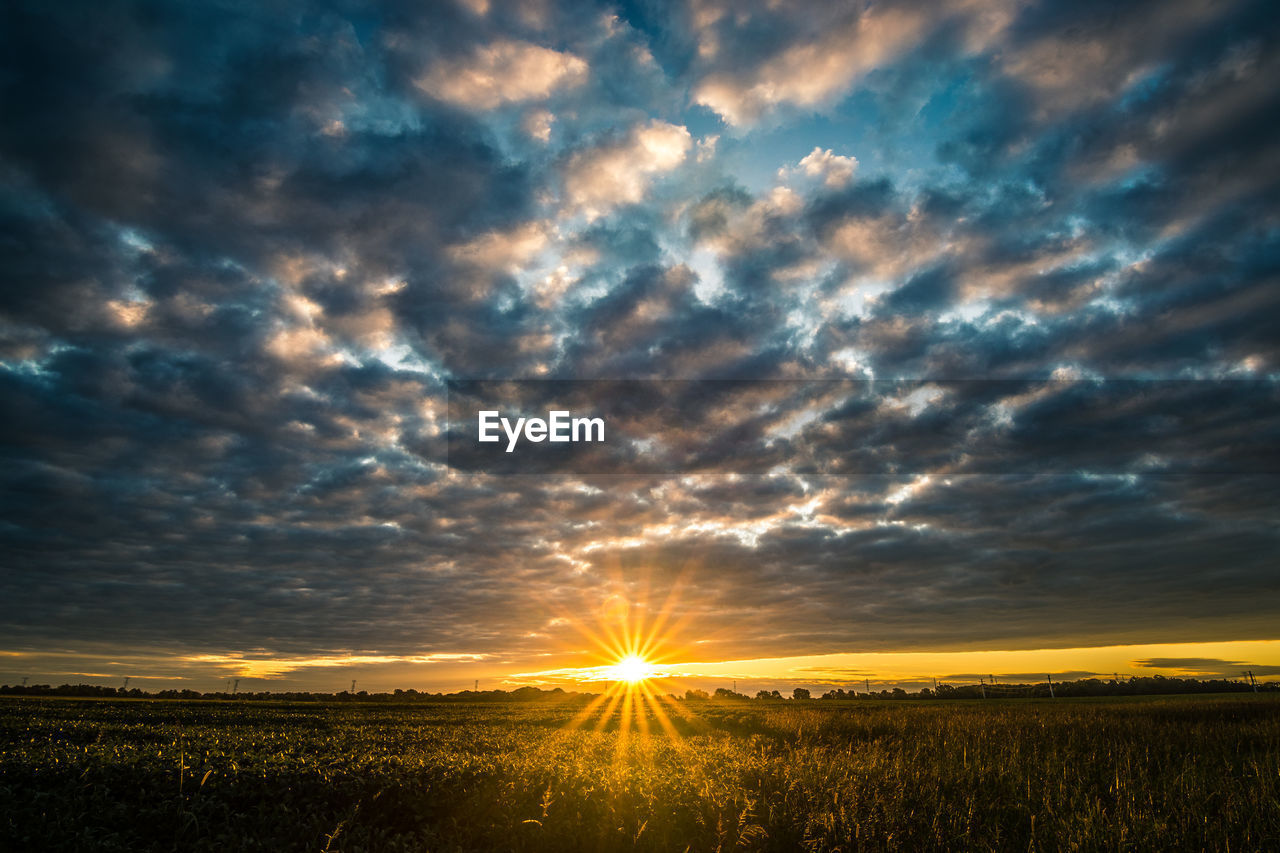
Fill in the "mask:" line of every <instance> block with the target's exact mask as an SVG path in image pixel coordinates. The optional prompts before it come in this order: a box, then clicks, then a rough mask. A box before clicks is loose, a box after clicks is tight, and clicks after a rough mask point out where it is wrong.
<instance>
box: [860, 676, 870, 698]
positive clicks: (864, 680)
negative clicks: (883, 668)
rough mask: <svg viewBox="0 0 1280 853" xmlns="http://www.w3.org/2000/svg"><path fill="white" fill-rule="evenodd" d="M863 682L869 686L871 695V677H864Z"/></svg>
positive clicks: (868, 692) (868, 689) (868, 690)
mask: <svg viewBox="0 0 1280 853" xmlns="http://www.w3.org/2000/svg"><path fill="white" fill-rule="evenodd" d="M862 683H863V684H865V685H866V686H867V695H868V696H870V695H871V679H870V678H864V679H862Z"/></svg>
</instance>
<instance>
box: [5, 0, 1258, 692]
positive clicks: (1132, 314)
mask: <svg viewBox="0 0 1280 853" xmlns="http://www.w3.org/2000/svg"><path fill="white" fill-rule="evenodd" d="M1277 80H1280V15H1277V13H1276V10H1275V8H1274V4H1273V3H1270V2H1254V3H1249V2H1209V0H1160V2H1146V3H1142V2H1138V3H1120V4H1117V3H1092V2H1071V3H1065V2H1064V3H1054V2H1040V3H1035V2H1020V1H1019V0H947V2H941V3H939V2H904V3H887V2H882V3H870V2H860V3H838V4H837V3H828V2H815V3H809V4H806V3H774V2H759V3H756V2H729V0H689V2H678V0H672V2H663V0H651V2H640V3H636V4H621V5H613V4H593V3H555V2H551V0H545V2H544V0H528V2H519V3H510V4H508V3H500V2H497V0H492V2H491V0H459V1H458V2H457V3H456V4H451V3H449V2H445V1H444V0H442V2H434V3H408V2H405V3H375V2H359V0H350V2H335V3H332V4H327V5H322V4H306V3H300V2H290V0H281V1H280V2H265V3H262V2H245V3H237V2H219V3H174V2H154V3H128V2H103V0H95V2H92V3H74V2H73V3H37V2H31V3H24V2H18V3H10V4H6V8H5V11H4V12H3V13H0V114H2V115H3V116H4V120H3V122H0V277H2V278H0V411H2V412H3V417H0V454H2V457H0V601H3V613H2V615H0V680H7V681H13V680H16V679H19V678H21V677H30V678H32V679H33V680H36V681H54V682H58V681H67V680H102V681H106V682H113V681H114V680H116V679H118V678H120V677H122V676H124V675H132V676H133V677H134V678H137V679H144V678H147V677H150V678H153V679H155V680H154V681H151V682H147V681H138V682H135V683H139V684H152V685H161V684H169V683H173V684H179V683H186V684H190V685H192V686H196V687H198V688H200V689H207V688H208V687H210V686H212V684H213V683H215V682H217V680H218V679H221V678H223V677H226V676H228V675H230V674H233V673H248V674H252V675H255V676H267V675H275V676H278V677H279V680H278V681H276V682H274V683H276V684H281V685H283V684H300V685H302V684H305V685H316V686H324V687H326V688H334V687H339V686H341V685H342V684H343V683H345V681H344V679H345V678H347V677H348V674H349V673H355V674H354V675H351V676H350V677H360V678H362V679H365V680H366V681H367V682H368V683H369V684H370V685H377V686H383V687H392V686H418V687H429V688H434V689H441V688H445V689H456V688H457V687H460V686H462V685H463V684H469V681H470V679H471V677H472V676H473V675H475V676H476V677H483V678H485V679H486V680H487V681H489V682H490V683H496V682H499V681H500V680H501V679H502V678H504V677H506V678H507V683H516V682H518V681H521V680H522V679H523V680H537V676H536V675H529V674H530V673H538V672H542V671H546V670H552V669H560V668H565V667H574V666H577V665H585V664H584V663H583V661H584V660H585V658H584V656H583V655H581V654H580V651H581V650H584V649H589V648H590V646H591V641H590V640H589V639H588V638H586V637H585V636H584V634H585V633H586V632H589V631H590V632H594V631H598V630H599V626H601V625H608V624H617V623H618V622H619V620H620V619H621V618H622V617H623V615H626V616H627V617H628V618H629V619H630V620H631V622H632V624H635V623H636V622H637V621H642V622H643V621H647V622H650V623H652V622H653V621H655V620H656V619H657V618H658V617H657V614H659V613H660V612H666V613H667V614H668V618H667V622H666V623H665V625H666V627H665V628H664V632H665V635H667V636H668V637H669V646H670V649H669V650H670V651H671V652H672V653H673V655H674V659H675V660H676V661H677V662H686V663H687V662H699V661H700V662H717V661H748V662H749V661H752V660H765V659H768V660H770V661H773V663H770V664H768V666H765V664H761V665H760V667H761V668H760V669H759V671H760V672H764V671H765V669H768V668H769V667H772V669H770V670H769V671H770V672H773V673H775V674H778V673H784V671H785V672H789V673H791V675H789V676H787V677H790V678H801V679H802V678H804V677H807V676H806V675H805V674H806V673H809V674H812V673H815V672H818V670H817V669H814V668H813V667H814V666H816V664H813V661H815V660H825V661H827V662H828V664H830V663H831V661H836V660H838V659H841V658H839V657H838V656H839V655H846V656H848V655H858V654H863V655H866V656H867V657H865V658H864V659H861V663H859V662H858V660H856V659H854V658H843V660H846V661H848V662H850V663H849V665H848V667H847V669H845V670H840V669H839V668H838V667H836V668H832V666H831V665H828V666H827V669H826V670H823V672H826V673H827V675H829V676H830V677H831V678H833V679H837V680H838V677H843V676H842V675H841V673H843V674H844V675H847V676H848V677H849V678H855V677H857V678H861V677H862V676H863V675H864V674H866V673H867V672H871V673H872V674H873V675H876V674H880V675H885V674H886V673H887V672H888V670H877V669H876V668H875V666H879V664H876V665H875V666H873V665H872V663H873V662H874V661H876V660H882V659H881V658H877V657H876V656H877V655H885V654H889V655H894V654H899V655H921V654H941V655H944V657H941V658H937V660H939V661H944V660H947V659H946V658H945V655H946V654H949V653H955V654H959V653H961V652H965V653H968V652H972V651H975V650H988V651H1003V652H1010V653H1012V652H1019V653H1021V651H1025V650H1037V649H1076V650H1080V649H1087V648H1098V647H1114V646H1117V645H1126V646H1128V645H1132V646H1134V647H1135V648H1134V650H1132V651H1127V652H1123V653H1119V654H1120V657H1121V658H1123V659H1124V660H1125V661H1127V662H1128V663H1129V664H1131V666H1132V668H1134V670H1135V671H1147V672H1152V671H1168V672H1175V671H1176V672H1193V673H1211V672H1218V671H1222V672H1232V673H1234V672H1235V671H1236V669H1238V667H1240V666H1243V665H1255V666H1265V665H1268V664H1280V653H1277V652H1270V653H1269V654H1271V655H1272V657H1273V658H1274V659H1271V660H1267V659H1262V658H1260V657H1258V655H1260V654H1262V653H1263V651H1265V648H1266V647H1265V646H1263V645H1260V644H1257V643H1254V644H1253V645H1248V644H1246V645H1244V646H1240V645H1239V643H1240V642H1241V641H1259V640H1269V639H1280V631H1277V628H1276V626H1277V625H1280V571H1278V568H1280V567H1278V566H1277V559H1276V557H1277V554H1280V541H1278V540H1280V530H1278V529H1277V509H1278V508H1280V457H1278V456H1277V451H1276V449H1277V447H1278V446H1280V443H1278V442H1280V404H1278V403H1277V401H1278V399H1280V384H1278V382H1277V380H1278V379H1280V349H1278V347H1277V340H1278V338H1277V332H1276V329H1277V324H1278V321H1280V197H1278V196H1277V190H1278V189H1280V89H1277V87H1276V85H1275V83H1276V81H1277ZM538 378H544V379H560V380H564V379H573V380H585V379H590V380H645V381H649V380H707V379H715V380H743V381H738V382H733V383H719V384H714V385H698V384H693V383H688V382H686V383H685V384H680V383H671V382H666V383H663V382H658V381H652V382H648V384H645V383H639V384H638V386H637V387H640V388H641V390H639V391H637V390H636V389H635V388H634V387H633V388H632V389H631V391H630V392H628V393H626V394H621V396H622V397H623V398H627V399H631V400H632V403H633V405H631V406H630V408H629V409H628V410H627V411H628V412H629V414H626V413H624V414H623V415H619V417H624V418H629V420H628V421H627V423H626V424H625V426H626V427H627V428H629V429H630V430H631V432H630V433H628V436H629V442H630V443H628V444H627V445H626V447H625V448H624V449H625V450H626V453H627V454H630V455H629V457H628V458H629V460H630V462H627V461H626V460H622V461H619V459H617V458H604V457H602V458H601V459H600V460H598V462H599V467H598V469H595V468H588V469H582V468H581V466H580V467H579V468H578V469H575V471H574V472H571V473H566V472H559V473H557V472H552V473H550V474H546V475H540V476H528V475H521V474H520V473H519V472H516V473H512V472H510V471H508V472H500V471H491V470H486V469H485V468H484V467H483V466H471V467H467V466H460V465H456V464H455V465H453V466H452V467H450V466H449V465H448V464H446V455H445V452H444V448H445V445H446V443H447V442H446V440H445V436H446V433H447V405H446V398H447V394H446V383H447V382H449V381H450V380H454V379H489V380H494V379H498V380H514V379H525V380H528V379H538ZM748 380H771V381H768V382H764V381H748ZM778 380H785V381H778ZM817 380H821V381H817ZM993 380H999V381H993ZM523 387H526V388H527V387H529V386H523ZM579 387H584V388H585V387H592V386H579ZM595 387H599V388H603V389H606V390H605V391H602V392H601V393H602V394H605V393H611V394H612V395H613V396H612V399H613V403H614V404H616V403H617V401H618V398H619V395H620V392H618V390H617V389H618V388H619V387H621V388H623V389H626V388H627V386H626V385H622V386H618V385H616V384H615V385H612V386H605V385H600V386H595ZM610 388H611V389H613V390H612V391H609V390H608V389H610ZM644 389H648V390H644ZM646 394H648V395H650V396H651V397H652V398H653V401H654V402H653V405H652V406H650V405H648V404H645V405H640V403H639V401H638V400H639V399H647V398H645V395H646ZM624 408H625V407H624ZM658 412H661V416H659V415H658V414H656V413H658ZM620 428H621V425H620ZM664 453H665V454H668V456H661V454H664ZM645 454H658V455H659V456H649V457H646V456H645ZM655 458H660V459H661V460H662V461H661V462H660V464H650V465H646V464H645V461H646V459H648V460H649V461H652V459H655ZM672 459H678V460H680V462H679V464H677V463H674V462H672V461H671V460H672ZM597 475H600V476H597ZM624 475H625V476H624ZM1210 643H1214V644H1217V645H1204V646H1199V645H1197V644H1210ZM1230 643H1235V644H1237V645H1224V644H1230ZM1144 644H1164V645H1161V646H1155V645H1151V646H1150V648H1147V649H1146V650H1145V651H1144V650H1143V648H1145V646H1144ZM830 655H836V656H837V657H836V658H828V657H819V656H830ZM788 660H790V661H792V662H793V663H792V664H787V663H786V661H788ZM900 660H905V658H900ZM954 660H956V661H957V662H959V661H962V660H963V659H962V658H959V657H957V658H954ZM778 661H783V663H778ZM1046 661H1047V662H1046ZM1041 663H1044V665H1043V666H1041V665H1040V664H1041ZM855 664H856V665H855ZM966 665H967V664H966ZM734 666H735V667H736V669H732V670H731V671H732V672H733V673H735V674H737V673H742V674H750V673H752V672H753V670H752V668H751V666H750V665H749V664H746V663H744V664H735V665H734ZM950 666H951V664H950V663H949V662H947V663H938V664H936V666H935V667H934V668H933V669H932V671H933V672H934V673H935V674H941V675H947V674H955V675H960V674H963V673H971V672H973V671H974V670H973V669H972V668H962V667H960V663H957V664H956V667H955V668H952V669H946V668H945V667H950ZM993 666H994V665H993ZM1008 666H1009V667H1010V669H1008V671H1010V672H1018V673H1021V672H1026V671H1030V670H1036V671H1039V670H1041V669H1048V668H1053V669H1055V670H1056V671H1064V672H1066V671H1070V672H1077V671H1079V672H1087V671H1094V670H1096V669H1098V668H1099V667H1101V666H1103V664H1102V663H1101V662H1099V663H1096V664H1095V663H1091V658H1090V657H1089V655H1088V654H1087V653H1085V652H1083V651H1079V652H1073V653H1072V654H1071V655H1065V656H1063V655H1061V654H1059V656H1058V657H1056V658H1052V660H1050V658H1049V657H1045V658H1043V659H1042V660H1040V661H1038V662H1037V661H1034V660H1024V659H1022V658H1019V659H1018V660H1016V661H1013V660H1010V661H1009V664H1008ZM868 667H870V668H868ZM937 667H943V669H942V670H941V671H940V670H939V669H938V668H937ZM1106 669H1107V671H1108V672H1109V671H1110V669H1111V667H1109V666H1108V667H1106ZM691 671H692V670H691ZM707 671H710V670H707ZM902 671H903V672H905V670H902ZM915 671H917V672H922V671H930V670H929V669H928V668H924V669H920V668H919V667H917V669H916V670H915ZM982 671H983V672H989V671H991V670H989V669H983V670H982ZM720 672H722V674H723V673H728V672H730V670H722V671H720ZM516 676H519V677H516ZM779 677H780V678H781V676H779ZM824 677H825V676H824ZM183 679H185V681H183ZM262 683H266V682H262Z"/></svg>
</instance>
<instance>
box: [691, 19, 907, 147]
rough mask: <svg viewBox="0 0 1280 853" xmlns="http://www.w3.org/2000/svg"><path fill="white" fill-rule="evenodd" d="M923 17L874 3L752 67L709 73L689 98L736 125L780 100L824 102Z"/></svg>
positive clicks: (890, 51)
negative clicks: (858, 13) (863, 10)
mask: <svg viewBox="0 0 1280 853" xmlns="http://www.w3.org/2000/svg"><path fill="white" fill-rule="evenodd" d="M925 23H926V19H925V17H924V16H923V15H922V14H920V13H918V12H913V11H910V10H903V9H897V8H880V7H877V8H874V9H871V10H869V11H866V12H864V13H862V14H860V15H857V16H854V17H853V18H852V19H851V20H847V21H843V22H837V23H836V24H835V26H832V27H830V28H829V29H827V30H826V31H825V32H823V33H822V34H820V35H818V36H817V37H816V38H814V39H812V40H805V41H801V42H799V43H797V44H793V45H790V46H787V47H785V48H784V49H782V50H781V51H779V52H778V53H777V54H776V55H774V56H772V57H770V58H769V59H767V60H765V61H764V62H762V63H761V64H760V65H759V67H758V68H756V69H754V70H749V71H748V70H743V69H739V70H737V72H736V73H730V72H727V71H716V72H712V73H709V74H707V75H706V76H705V77H704V78H703V79H702V80H700V81H699V82H698V84H697V86H696V87H695V89H694V92H693V98H694V101H695V102H696V103H698V104H701V105H703V106H705V107H708V108H709V109H711V110H714V111H715V112H717V113H719V114H720V115H721V116H722V117H723V118H724V119H725V121H727V122H728V123H729V124H732V125H739V126H741V125H747V124H750V123H752V122H754V121H756V120H757V119H758V118H760V116H761V115H762V114H763V113H765V112H767V111H768V110H770V109H772V108H774V107H776V106H778V105H781V104H790V105H796V106H800V107H819V106H824V105H828V104H829V103H830V102H831V101H832V100H834V99H835V98H836V97H837V96H839V95H842V94H844V93H845V92H846V91H847V89H848V88H849V86H850V84H851V83H852V82H853V81H854V80H855V79H856V78H857V77H858V76H859V75H861V74H865V73H866V72H868V71H870V70H871V69H874V68H877V67H879V66H881V65H883V64H884V63H886V62H888V61H890V60H892V59H893V58H895V57H896V56H898V55H899V54H900V53H901V52H902V51H904V50H905V49H906V48H907V47H908V46H909V45H911V44H912V43H913V42H914V41H915V40H916V39H918V38H919V36H920V34H921V32H922V30H923V29H924V26H925ZM704 44H708V42H706V41H704ZM708 52H710V51H708Z"/></svg>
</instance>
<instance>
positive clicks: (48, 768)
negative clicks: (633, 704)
mask: <svg viewBox="0 0 1280 853" xmlns="http://www.w3.org/2000/svg"><path fill="white" fill-rule="evenodd" d="M679 707H680V708H681V709H683V715H680V714H675V715H673V717H672V719H673V722H674V723H675V726H676V728H677V730H678V732H679V736H677V737H670V736H668V735H666V734H661V733H655V732H660V729H659V728H658V726H657V725H656V721H653V722H654V723H655V725H653V726H652V729H651V733H650V734H647V735H646V734H641V733H639V732H638V731H636V730H634V729H633V728H630V727H628V728H620V727H619V726H618V725H617V720H616V719H615V720H612V721H605V722H606V724H605V725H604V726H603V727H602V728H599V729H598V728H597V723H598V721H591V722H589V723H588V724H587V725H586V726H584V727H578V728H570V727H568V726H567V724H568V723H569V722H570V721H571V720H572V719H573V717H574V716H575V714H576V712H577V711H578V710H579V709H580V706H572V705H550V704H504V705H475V704H472V705H468V704H444V703H440V704H418V705H408V706H402V705H385V704H384V705H354V704H352V705H336V704H335V705H319V704H309V705H277V704H271V703H260V702H240V703H232V702H191V703H182V702H172V701H169V702H162V701H94V700H50V699H10V700H6V701H3V702H0V750H3V753H2V757H0V848H3V849H7V850H41V849H67V850H219V851H229V850H271V851H277V850H312V851H319V850H325V849H328V850H331V851H332V850H349V851H356V850H432V851H447V850H487V849H500V850H547V851H573V850H630V849H641V850H685V849H689V850H733V849H748V850H754V849H762V850H796V849H807V850H881V849H899V850H956V849H980V850H986V849H1000V850H1074V849H1083V850H1168V849H1187V850H1192V849H1195V850H1199V849H1210V850H1280V701H1276V697H1268V696H1261V697H1257V696H1239V695H1236V696H1230V697H1167V698H1148V699H1138V700H1093V701H1089V700H1085V701H1072V700H1058V701H1056V702H1055V701H1032V700H1024V701H1016V700H1014V701H1007V702H998V701H991V702H976V701H974V702H952V703H943V702H937V703H929V702H916V701H913V702H889V701H882V702H820V701H809V702H778V703H762V702H754V701H753V702H699V703H687V704H686V703H680V705H679Z"/></svg>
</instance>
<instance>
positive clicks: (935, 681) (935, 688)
mask: <svg viewBox="0 0 1280 853" xmlns="http://www.w3.org/2000/svg"><path fill="white" fill-rule="evenodd" d="M933 692H934V693H937V692H938V676H936V675H935V676H934V677H933Z"/></svg>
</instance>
